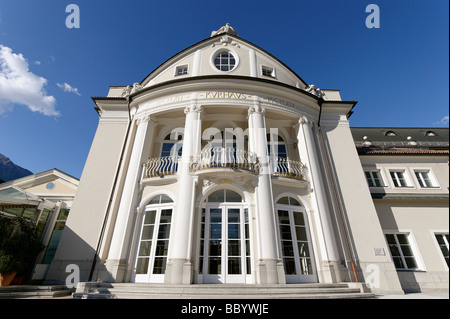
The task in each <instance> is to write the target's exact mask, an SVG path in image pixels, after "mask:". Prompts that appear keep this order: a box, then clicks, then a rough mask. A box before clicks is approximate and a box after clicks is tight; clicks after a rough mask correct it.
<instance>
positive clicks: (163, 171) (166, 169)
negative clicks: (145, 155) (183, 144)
mask: <svg viewBox="0 0 450 319" xmlns="http://www.w3.org/2000/svg"><path fill="white" fill-rule="evenodd" d="M179 160H181V156H166V157H157V158H150V159H149V160H148V161H147V163H145V164H144V175H143V178H144V179H145V178H152V177H163V176H167V175H176V173H177V171H178V161H179Z"/></svg>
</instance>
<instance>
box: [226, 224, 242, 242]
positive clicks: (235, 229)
mask: <svg viewBox="0 0 450 319" xmlns="http://www.w3.org/2000/svg"><path fill="white" fill-rule="evenodd" d="M239 226H240V225H239V224H229V225H228V238H230V239H234V238H236V239H238V238H241V234H240V227H239Z"/></svg>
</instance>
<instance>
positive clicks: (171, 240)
mask: <svg viewBox="0 0 450 319" xmlns="http://www.w3.org/2000/svg"><path fill="white" fill-rule="evenodd" d="M93 100H94V102H95V104H96V110H97V112H98V114H99V125H98V129H97V132H96V135H95V138H94V140H93V143H92V147H91V150H90V153H89V156H88V159H87V161H86V165H85V169H84V171H83V174H82V177H81V180H80V184H79V187H78V191H77V194H76V197H75V200H74V203H73V205H72V208H71V213H70V216H69V218H68V220H67V224H66V228H65V230H64V233H63V236H62V238H61V242H60V245H59V247H58V250H57V252H56V255H55V258H54V260H53V263H52V265H51V267H50V270H49V271H48V273H47V282H62V281H64V280H65V278H66V277H67V273H66V272H65V270H66V266H67V265H68V264H76V265H78V266H79V267H80V270H81V280H82V281H106V282H150V283H153V282H154V283H166V284H186V285H188V284H194V283H196V284H202V283H218V284H229V283H241V284H285V283H309V282H319V283H336V282H356V281H357V282H365V281H366V280H368V279H367V278H369V279H370V275H372V277H373V276H374V269H376V270H377V271H378V272H377V273H376V275H377V277H376V279H377V282H376V283H377V285H376V286H375V288H376V289H378V290H380V291H389V292H399V291H402V286H401V283H400V280H399V276H398V274H397V269H396V266H395V264H394V262H393V259H392V257H391V255H390V247H389V245H388V243H387V241H386V237H385V235H384V233H383V230H382V227H381V224H380V221H379V217H378V215H377V210H376V207H375V205H374V200H373V198H372V197H373V196H372V194H371V191H370V190H369V187H368V185H367V179H366V175H365V172H364V170H363V168H362V165H361V161H360V158H359V155H358V152H357V149H356V147H355V142H354V140H353V137H352V132H351V129H350V126H349V121H348V117H349V115H350V114H351V113H352V110H353V108H354V106H355V105H356V102H354V101H342V99H341V97H340V94H339V91H337V90H320V89H318V88H315V86H314V85H309V84H307V83H306V82H305V81H304V80H303V79H302V78H301V77H299V76H298V75H297V74H296V73H295V72H294V71H292V70H291V69H290V68H289V67H288V66H286V65H285V64H284V63H283V62H281V61H280V60H278V59H277V58H275V57H274V56H272V55H271V54H270V53H268V52H266V51H265V50H263V49H262V48H260V47H258V46H256V45H255V44H253V43H251V42H249V41H247V40H244V39H242V38H240V37H239V36H238V35H237V33H236V31H235V30H234V29H233V28H231V27H230V26H229V25H228V24H227V25H226V26H225V27H223V28H221V29H220V30H219V31H215V32H213V33H212V35H211V37H209V38H207V39H205V40H203V41H200V42H198V43H196V44H194V45H192V46H190V47H189V48H187V49H185V50H183V51H181V52H179V53H178V54H176V55H174V56H173V57H171V58H170V59H168V60H167V61H166V62H164V63H163V64H161V65H160V66H159V67H158V68H156V69H155V70H154V71H153V72H152V73H150V74H149V75H148V76H147V77H146V78H145V79H144V80H142V81H141V82H140V83H136V84H134V85H133V86H127V87H125V86H124V87H110V90H109V93H108V96H107V97H94V98H93ZM447 174H448V173H447ZM447 199H448V189H447ZM447 207H448V205H447ZM447 212H448V208H447ZM447 238H448V228H447ZM447 275H448V269H447Z"/></svg>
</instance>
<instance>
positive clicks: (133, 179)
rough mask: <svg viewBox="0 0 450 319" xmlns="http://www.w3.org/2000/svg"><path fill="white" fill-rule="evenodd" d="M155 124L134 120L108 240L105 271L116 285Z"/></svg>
mask: <svg viewBox="0 0 450 319" xmlns="http://www.w3.org/2000/svg"><path fill="white" fill-rule="evenodd" d="M155 124H156V123H155V122H153V121H152V120H151V119H150V116H149V115H146V116H141V117H140V118H137V119H136V125H138V127H137V130H136V136H135V138H134V143H133V149H132V150H131V156H130V161H129V164H128V170H127V175H126V177H125V183H124V187H123V192H122V196H121V198H120V204H119V209H118V212H117V218H116V222H115V226H114V233H113V236H112V239H111V246H110V248H109V253H108V258H107V260H106V263H105V267H106V269H107V270H108V272H109V273H110V274H111V276H112V277H113V278H114V279H115V281H116V282H121V281H123V280H124V279H125V271H126V266H127V265H126V259H127V257H128V248H129V241H130V229H131V228H132V227H131V226H132V225H131V224H132V221H133V219H134V216H135V214H134V212H135V207H136V205H137V195H138V192H139V179H140V177H141V170H142V165H143V163H144V162H145V161H146V160H147V159H148V155H149V152H150V147H151V143H152V140H153V131H154V127H155Z"/></svg>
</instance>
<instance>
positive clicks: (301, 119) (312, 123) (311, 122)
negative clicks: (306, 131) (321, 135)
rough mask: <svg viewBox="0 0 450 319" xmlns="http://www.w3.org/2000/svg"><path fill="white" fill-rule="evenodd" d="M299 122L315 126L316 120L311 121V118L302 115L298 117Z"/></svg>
mask: <svg viewBox="0 0 450 319" xmlns="http://www.w3.org/2000/svg"><path fill="white" fill-rule="evenodd" d="M298 124H300V125H308V126H309V127H313V126H314V122H313V121H311V120H310V119H309V118H307V117H306V116H301V117H300V118H299V119H298Z"/></svg>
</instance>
